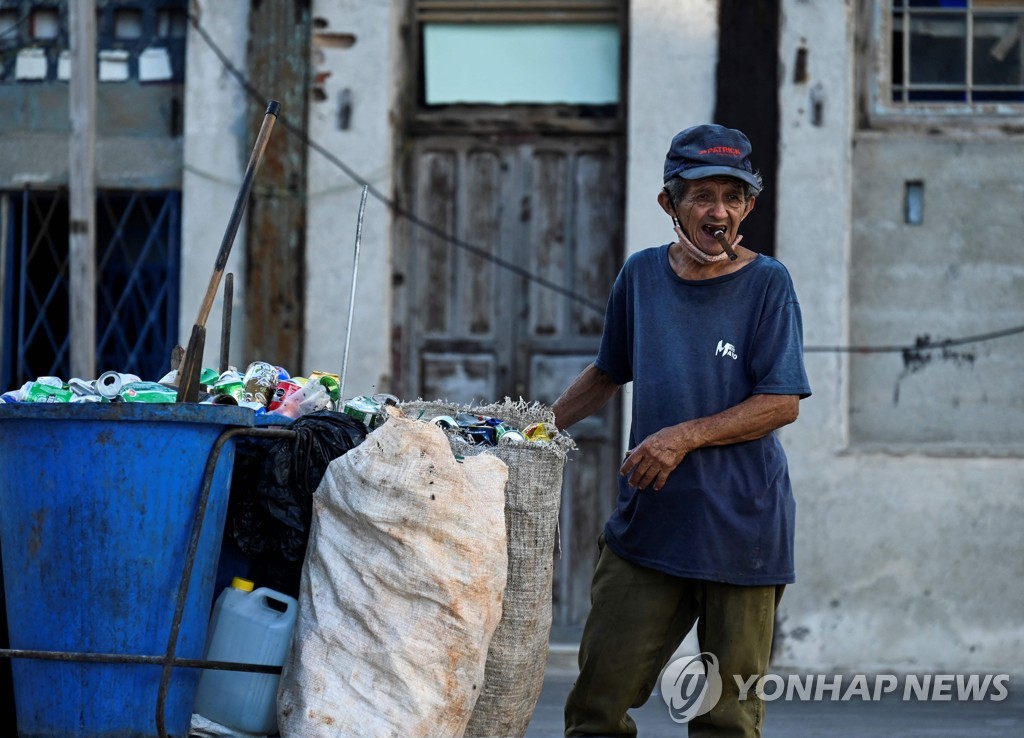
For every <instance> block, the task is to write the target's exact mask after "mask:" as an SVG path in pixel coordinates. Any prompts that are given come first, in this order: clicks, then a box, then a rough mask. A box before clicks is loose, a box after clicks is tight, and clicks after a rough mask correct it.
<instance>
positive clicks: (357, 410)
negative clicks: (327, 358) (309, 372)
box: [310, 376, 383, 430]
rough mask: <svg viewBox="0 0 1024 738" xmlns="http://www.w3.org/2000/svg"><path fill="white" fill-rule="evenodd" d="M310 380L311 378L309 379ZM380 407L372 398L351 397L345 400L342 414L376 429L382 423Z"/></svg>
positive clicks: (371, 428)
mask: <svg viewBox="0 0 1024 738" xmlns="http://www.w3.org/2000/svg"><path fill="white" fill-rule="evenodd" d="M310 378H311V379H312V376H311V377H310ZM382 410H383V408H382V407H381V405H379V404H378V403H376V402H374V401H373V398H372V397H353V398H352V399H350V400H346V402H345V405H344V407H343V408H342V412H343V413H345V415H348V416H349V417H350V418H355V419H356V420H358V421H359V422H360V423H362V424H363V425H365V426H366V427H367V428H369V429H370V430H373V429H374V428H377V427H378V426H379V425H380V424H381V423H382V422H383V420H382V418H381V412H382Z"/></svg>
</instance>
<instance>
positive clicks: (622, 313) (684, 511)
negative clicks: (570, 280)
mask: <svg viewBox="0 0 1024 738" xmlns="http://www.w3.org/2000/svg"><path fill="white" fill-rule="evenodd" d="M668 250H669V247H668V246H667V245H666V246H660V247H655V248H650V249H646V250H644V251H641V252H639V253H636V254H633V255H632V256H630V257H629V259H627V260H626V263H625V264H624V265H623V267H622V271H621V272H620V273H619V275H618V277H617V278H616V280H615V285H614V287H613V288H612V294H611V297H610V298H609V300H608V308H607V311H606V314H605V325H604V336H603V337H602V340H601V349H600V352H599V353H598V356H597V360H596V362H595V364H596V366H597V368H598V369H600V370H601V371H603V372H605V373H606V374H607V375H608V376H609V377H610V378H611V379H612V380H613V381H614V382H615V383H617V384H625V383H626V382H630V381H632V382H633V422H632V429H631V431H630V437H629V447H630V448H634V447H636V446H637V445H638V444H639V443H640V442H641V441H643V439H645V438H646V437H647V436H649V435H651V434H652V433H655V432H657V431H659V430H661V429H662V428H666V427H668V426H672V425H677V424H679V423H682V422H683V421H686V420H692V419H694V418H701V417H705V416H708V415H714V414H715V413H718V412H721V411H723V410H726V409H727V408H730V407H732V406H734V405H738V404H739V403H741V402H742V401H744V400H746V399H747V398H749V397H750V396H751V395H754V394H780V395H799V396H801V397H807V396H808V395H810V393H811V388H810V385H809V384H808V381H807V373H806V372H805V370H804V363H803V325H802V321H801V317H800V304H799V303H798V302H797V298H796V293H795V292H794V290H793V283H792V281H791V279H790V277H789V272H787V271H786V268H785V267H784V266H783V265H782V264H781V263H780V262H778V261H776V260H775V259H773V258H771V257H768V256H763V255H761V256H758V257H757V258H756V259H754V261H752V262H751V263H749V264H747V265H746V266H744V267H743V268H741V269H739V270H738V271H735V272H733V273H731V274H726V275H724V276H721V277H715V278H713V279H707V280H698V281H692V280H685V279H680V278H679V276H678V275H676V273H675V272H674V271H673V270H672V267H671V265H670V263H669V257H668ZM795 507H796V505H795V502H794V500H793V493H792V489H791V487H790V481H789V471H788V468H787V464H786V455H785V453H784V452H783V450H782V446H781V444H780V443H779V440H778V438H777V437H776V435H775V433H769V434H768V435H767V436H765V437H763V438H759V439H757V440H755V441H747V442H744V443H736V444H732V445H728V446H711V447H706V448H699V449H696V450H695V451H692V452H690V453H689V454H687V455H686V457H685V458H684V459H683V461H682V463H681V464H680V465H679V466H678V467H676V469H675V471H673V472H672V474H671V475H669V478H668V481H667V482H666V484H665V486H664V488H662V489H661V491H659V492H655V491H654V490H653V489H650V490H642V491H638V490H634V489H632V488H630V487H629V485H628V484H627V481H626V478H625V477H622V476H619V495H618V499H617V501H616V505H615V511H614V513H612V516H611V518H610V519H609V520H608V522H607V524H606V525H605V530H604V534H605V540H606V542H607V544H608V545H609V546H610V547H611V548H612V550H613V551H615V552H616V553H617V554H618V555H619V556H621V557H622V558H624V559H627V560H629V561H632V562H634V563H637V564H640V565H642V566H648V567H650V568H653V569H657V570H659V571H664V572H667V573H669V574H673V575H676V576H680V577H690V578H695V579H706V580H712V581H719V582H728V583H731V584H744V585H767V584H786V583H789V582H792V581H794V576H795V575H794V566H793V532H794V515H795Z"/></svg>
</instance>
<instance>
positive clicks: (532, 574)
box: [401, 398, 575, 738]
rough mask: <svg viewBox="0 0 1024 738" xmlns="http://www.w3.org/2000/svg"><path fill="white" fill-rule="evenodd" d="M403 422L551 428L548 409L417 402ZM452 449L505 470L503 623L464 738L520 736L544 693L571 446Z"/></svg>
mask: <svg viewBox="0 0 1024 738" xmlns="http://www.w3.org/2000/svg"><path fill="white" fill-rule="evenodd" d="M401 407H402V409H403V411H404V412H405V414H406V416H407V417H409V418H419V419H421V420H429V419H430V418H433V417H436V416H438V415H450V416H452V417H454V416H455V415H457V414H458V413H460V412H468V413H476V414H479V415H486V416H489V417H494V418H501V419H502V420H505V421H507V422H508V423H511V424H512V425H514V426H516V427H518V428H520V429H524V428H526V427H527V426H529V425H530V424H532V423H538V422H543V423H548V424H550V426H551V427H552V428H553V427H554V415H553V414H552V412H551V409H550V408H548V407H546V406H544V405H541V404H539V403H533V404H527V403H526V402H524V401H522V400H520V401H518V402H515V401H512V400H509V399H508V398H506V399H505V401H504V402H501V403H496V404H491V405H473V406H469V405H455V404H449V403H445V402H441V401H435V402H424V401H422V400H417V401H415V402H407V403H403V404H402V406H401ZM449 438H450V441H451V444H452V450H453V452H454V453H456V454H458V455H462V456H465V457H467V460H468V458H469V457H472V456H477V457H479V455H481V454H483V455H487V456H494V457H497V458H499V459H501V460H502V461H504V462H505V464H506V465H507V466H508V484H507V485H506V486H505V525H506V527H507V531H508V581H507V584H506V586H505V596H504V600H503V608H502V609H503V612H502V616H501V622H499V623H498V628H497V630H496V631H495V632H494V637H493V638H491V645H490V650H489V651H488V653H487V672H486V676H485V678H484V687H483V692H482V694H481V695H480V698H479V699H478V700H477V703H476V707H475V708H474V709H473V716H472V718H471V719H470V721H469V725H468V726H467V727H466V733H465V735H466V736H467V737H471V738H484V737H485V736H487V737H490V736H498V737H500V738H508V737H510V736H522V735H523V734H525V733H526V728H527V726H528V725H529V724H530V718H531V717H532V716H533V711H534V709H535V708H536V706H537V700H538V699H539V698H540V692H541V689H542V687H543V686H544V670H545V667H546V666H547V657H548V642H549V638H550V635H551V578H552V574H553V564H554V548H555V543H556V539H557V529H558V510H559V505H560V501H561V495H562V471H563V469H564V467H565V460H566V455H567V454H568V452H569V451H570V450H572V449H573V448H575V444H573V442H572V439H570V438H569V436H568V435H566V434H565V433H558V434H557V435H556V436H555V438H554V440H553V441H551V442H539V443H530V442H527V443H511V444H506V443H499V444H498V445H497V446H493V447H490V446H478V445H470V444H468V443H466V442H465V441H463V440H462V439H461V438H459V437H458V435H457V434H454V433H453V434H450V436H449Z"/></svg>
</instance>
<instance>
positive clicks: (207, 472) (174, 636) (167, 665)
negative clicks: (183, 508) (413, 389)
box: [156, 428, 295, 738]
mask: <svg viewBox="0 0 1024 738" xmlns="http://www.w3.org/2000/svg"><path fill="white" fill-rule="evenodd" d="M241 435H249V436H256V437H262V438H295V431H291V430H284V429H274V428H228V429H227V430H226V431H224V432H223V433H221V434H220V435H219V436H218V437H217V440H216V442H214V444H213V448H212V449H210V455H209V456H208V457H207V458H206V467H205V469H204V470H203V483H202V486H201V487H200V490H199V499H198V500H197V501H196V512H195V517H193V519H192V531H191V534H190V536H189V541H188V548H187V549H186V554H185V569H184V571H183V573H182V576H181V583H180V584H179V585H178V599H177V601H176V603H175V606H174V618H173V619H172V621H171V634H170V637H169V638H168V639H167V652H166V654H165V655H164V659H163V672H162V673H161V675H160V691H159V693H158V694H157V701H156V730H157V733H158V734H159V736H160V738H167V729H166V727H165V725H164V712H165V710H166V707H167V690H168V688H169V687H170V684H171V669H172V668H173V667H174V658H175V653H176V651H177V649H178V633H179V632H180V630H181V618H182V615H183V614H184V612H185V601H186V600H187V599H188V586H189V583H190V582H191V580H192V568H193V566H194V565H195V560H196V551H197V550H198V548H199V535H200V534H201V533H202V530H203V520H204V519H205V517H206V506H207V502H208V501H209V499H210V488H211V487H212V486H213V472H214V470H215V469H216V468H217V461H218V460H219V459H220V453H221V451H222V450H223V448H224V446H225V445H226V444H227V442H228V441H230V440H231V439H233V438H234V437H235V436H241Z"/></svg>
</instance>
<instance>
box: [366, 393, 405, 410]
mask: <svg viewBox="0 0 1024 738" xmlns="http://www.w3.org/2000/svg"><path fill="white" fill-rule="evenodd" d="M370 399H371V400H373V401H374V402H376V403H377V404H379V405H389V406H391V407H398V403H400V402H401V400H399V399H398V398H397V397H396V396H395V395H392V394H389V393H387V392H378V393H377V394H375V395H373V396H372V397H371V398H370Z"/></svg>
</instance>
